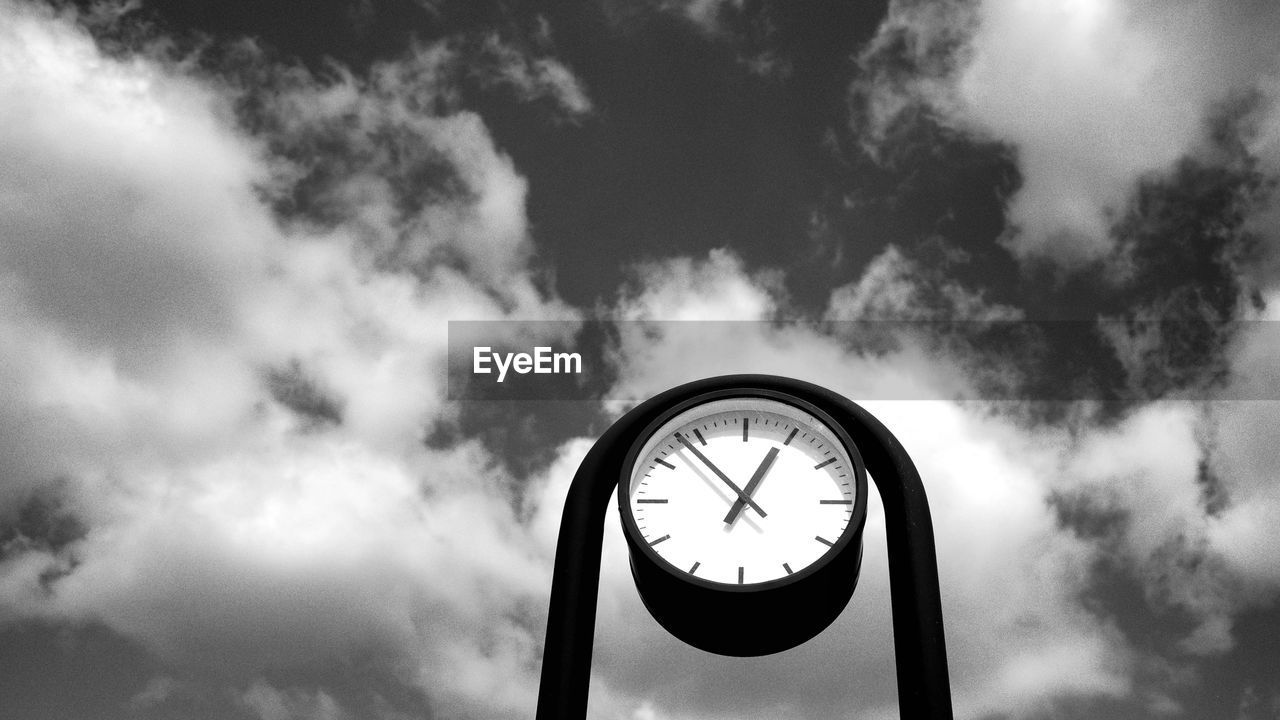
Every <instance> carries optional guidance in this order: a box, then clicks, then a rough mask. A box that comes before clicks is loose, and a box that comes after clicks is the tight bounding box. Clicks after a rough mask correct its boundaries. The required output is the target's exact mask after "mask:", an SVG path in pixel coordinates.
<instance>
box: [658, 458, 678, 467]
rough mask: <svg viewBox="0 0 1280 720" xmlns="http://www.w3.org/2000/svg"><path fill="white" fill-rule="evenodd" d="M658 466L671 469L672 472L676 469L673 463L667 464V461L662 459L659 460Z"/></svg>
mask: <svg viewBox="0 0 1280 720" xmlns="http://www.w3.org/2000/svg"><path fill="white" fill-rule="evenodd" d="M658 464H659V465H661V466H663V467H666V468H670V469H671V470H675V469H676V466H675V465H672V464H671V463H669V462H667V461H666V460H663V459H662V458H658Z"/></svg>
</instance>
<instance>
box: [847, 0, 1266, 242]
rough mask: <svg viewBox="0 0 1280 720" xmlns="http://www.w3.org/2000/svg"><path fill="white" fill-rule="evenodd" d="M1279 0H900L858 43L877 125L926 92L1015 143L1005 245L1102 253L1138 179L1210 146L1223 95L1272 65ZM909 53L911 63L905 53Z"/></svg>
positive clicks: (1241, 89) (956, 121)
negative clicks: (1015, 183)
mask: <svg viewBox="0 0 1280 720" xmlns="http://www.w3.org/2000/svg"><path fill="white" fill-rule="evenodd" d="M1278 29H1280V13H1277V12H1276V11H1275V7H1274V5H1272V4H1269V3H1263V2H1246V3H1237V4H1233V5H1232V6H1231V7H1230V8H1227V9H1223V8H1219V7H1216V6H1211V5H1206V4H1204V3H1195V2H1189V1H1187V2H1183V1H1179V2H1169V3H1151V2H1137V1H1132V2H1131V1H1129V0H1089V1H1088V2H1078V3H1061V2H1046V3H1020V2H1011V1H1007V0H981V1H980V2H973V3H969V2H948V3H941V4H938V3H919V2H913V1H912V0H902V1H899V2H895V3H894V4H893V6H892V9H891V12H890V19H889V21H888V22H886V23H885V25H884V26H883V27H882V28H881V31H880V34H879V36H878V38H877V40H876V41H875V42H874V43H873V44H872V46H871V47H869V48H868V50H867V52H866V53H865V54H864V56H863V64H864V68H865V69H866V70H867V72H868V75H867V77H866V78H865V79H864V80H863V81H860V84H859V85H858V92H859V93H861V94H862V95H863V97H864V100H865V101H866V102H867V104H868V107H869V108H870V110H871V115H872V117H873V118H874V123H873V126H874V125H879V126H881V127H883V124H884V123H888V122H891V121H892V119H893V118H894V117H895V116H896V115H897V113H898V112H900V111H901V110H902V109H903V108H904V107H908V106H911V105H913V104H914V103H924V104H925V105H927V106H928V107H931V108H932V109H933V110H934V112H936V113H937V115H938V116H940V117H941V118H943V119H944V121H945V122H947V123H949V124H952V125H954V126H955V127H958V128H960V129H962V130H965V131H967V132H970V133H973V134H975V135H977V136H980V137H983V138H989V139H994V140H998V141H1001V142H1004V143H1008V144H1009V145H1011V146H1012V147H1013V148H1014V149H1015V151H1016V153H1017V161H1018V168H1019V170H1020V172H1021V175H1022V186H1021V188H1020V189H1019V190H1018V192H1017V194H1016V195H1015V196H1014V197H1013V199H1012V201H1011V203H1010V206H1009V219H1010V222H1011V225H1012V226H1013V231H1012V234H1011V236H1010V237H1009V238H1008V243H1009V247H1010V249H1011V250H1012V251H1013V252H1014V253H1015V254H1016V255H1017V256H1019V257H1021V258H1024V259H1026V258H1048V259H1051V260H1054V261H1057V262H1060V263H1063V264H1065V265H1067V266H1076V265H1079V264H1080V263H1083V262H1087V261H1091V260H1096V259H1099V258H1103V257H1106V256H1107V255H1108V254H1109V253H1110V251H1111V250H1112V242H1113V239H1112V237H1111V226H1112V224H1113V223H1114V222H1115V220H1116V217H1117V214H1118V213H1119V212H1120V211H1121V210H1122V209H1123V208H1124V207H1125V205H1126V203H1127V200H1128V198H1129V195H1130V193H1131V192H1133V189H1134V187H1135V185H1136V183H1137V182H1138V181H1139V180H1140V179H1142V178H1144V177H1149V176H1157V175H1162V174H1164V173H1166V172H1168V171H1169V170H1170V169H1171V167H1172V166H1173V164H1174V163H1175V162H1176V161H1177V160H1179V159H1180V158H1183V157H1184V156H1187V155H1194V154H1201V153H1203V152H1205V148H1206V147H1207V146H1208V144H1209V143H1208V139H1209V125H1210V122H1211V121H1213V120H1215V119H1216V118H1217V117H1218V116H1220V115H1221V114H1222V108H1223V106H1224V105H1226V104H1228V103H1230V102H1233V101H1235V100H1237V99H1239V98H1240V97H1244V96H1248V95H1249V94H1250V93H1252V92H1255V91H1256V90H1257V89H1258V87H1259V85H1260V84H1261V83H1263V82H1265V79H1266V78H1267V77H1268V76H1269V75H1270V74H1273V73H1274V72H1276V70H1277V69H1278V68H1277V58H1276V56H1275V53H1274V44H1273V43H1272V42H1271V40H1270V38H1273V37H1274V36H1275V33H1276V31H1277V30H1278ZM904 68H905V69H904Z"/></svg>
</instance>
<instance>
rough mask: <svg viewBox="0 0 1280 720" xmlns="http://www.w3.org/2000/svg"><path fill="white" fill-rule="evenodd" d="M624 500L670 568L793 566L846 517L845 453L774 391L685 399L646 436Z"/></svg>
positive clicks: (748, 574)
mask: <svg viewBox="0 0 1280 720" xmlns="http://www.w3.org/2000/svg"><path fill="white" fill-rule="evenodd" d="M628 487H629V497H628V502H627V510H628V511H629V512H630V514H631V516H632V518H633V519H634V521H635V525H636V528H637V530H638V531H639V533H640V535H641V537H642V538H643V542H645V543H646V544H648V546H649V547H650V548H652V549H653V551H654V552H655V553H656V554H657V555H658V556H659V557H661V558H662V559H663V560H664V561H666V562H667V563H669V564H670V565H671V566H672V567H674V568H675V569H676V570H678V571H680V572H683V573H687V574H689V575H693V576H695V577H698V578H702V579H704V580H708V581H711V582H718V583H725V584H732V585H751V584H756V583H763V582H769V581H771V580H777V579H779V578H784V577H786V576H788V575H790V574H794V573H798V572H800V571H801V570H803V569H804V568H806V567H808V566H810V565H812V564H813V563H815V562H817V561H818V560H819V559H820V558H822V557H823V556H824V555H826V554H827V552H828V551H830V550H831V549H832V547H833V546H834V545H835V544H836V543H837V541H838V540H839V539H840V538H841V537H842V536H843V535H844V534H845V532H846V530H848V528H849V520H850V517H851V516H852V514H853V511H854V504H855V501H856V492H857V490H856V488H857V484H856V482H855V470H854V464H853V462H852V461H850V459H849V453H848V451H847V450H846V449H845V447H844V445H843V444H842V443H841V442H840V441H839V440H838V439H837V437H836V435H835V433H833V432H832V430H831V429H830V428H828V427H827V426H826V424H825V423H824V422H822V421H821V420H819V419H817V418H815V417H814V416H813V415H811V414H810V413H808V412H806V411H804V410H802V409H799V408H797V407H795V406H793V405H790V404H788V403H784V402H781V401H778V400H772V399H766V398H755V397H743V398H731V399H723V400H713V401H711V402H707V403H704V404H701V405H697V406H694V407H692V408H690V409H688V410H686V411H684V412H682V413H680V414H678V415H676V416H675V417H673V418H672V419H671V420H670V421H668V422H666V423H664V424H663V425H662V426H661V427H660V428H658V430H657V431H656V432H655V433H654V434H653V435H652V436H651V437H650V438H649V439H648V440H647V442H646V443H645V445H644V446H643V447H642V448H641V451H640V454H639V455H638V456H637V459H636V464H635V466H634V467H633V468H632V471H631V478H630V484H629V486H628Z"/></svg>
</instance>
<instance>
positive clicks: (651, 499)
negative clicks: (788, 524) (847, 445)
mask: <svg viewBox="0 0 1280 720" xmlns="http://www.w3.org/2000/svg"><path fill="white" fill-rule="evenodd" d="M636 502H638V503H653V504H655V505H656V504H658V503H662V504H664V505H665V504H666V502H667V500H666V498H663V499H661V500H655V499H653V498H641V499H639V500H637V501H636ZM823 502H826V500H823Z"/></svg>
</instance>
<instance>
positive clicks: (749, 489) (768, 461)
mask: <svg viewBox="0 0 1280 720" xmlns="http://www.w3.org/2000/svg"><path fill="white" fill-rule="evenodd" d="M777 457H778V448H776V447H771V448H769V452H768V453H766V454H765V456H764V460H761V461H760V467H758V468H756V472H755V474H754V475H752V476H751V480H750V481H748V482H747V486H746V487H745V488H743V489H742V494H743V497H746V498H750V497H751V493H753V492H755V490H756V486H757V485H759V484H760V481H761V480H764V476H765V475H767V474H769V468H771V467H773V461H774V459H775V458H777ZM744 507H746V503H745V502H743V498H741V497H740V498H738V499H737V500H735V501H734V503H733V507H731V508H729V514H728V515H725V516H724V522H725V524H726V525H732V524H733V521H734V520H737V519H738V514H739V513H741V512H742V508H744Z"/></svg>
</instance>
